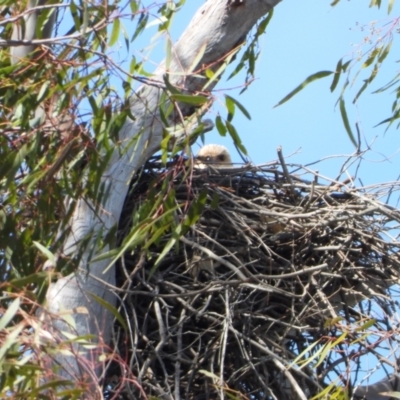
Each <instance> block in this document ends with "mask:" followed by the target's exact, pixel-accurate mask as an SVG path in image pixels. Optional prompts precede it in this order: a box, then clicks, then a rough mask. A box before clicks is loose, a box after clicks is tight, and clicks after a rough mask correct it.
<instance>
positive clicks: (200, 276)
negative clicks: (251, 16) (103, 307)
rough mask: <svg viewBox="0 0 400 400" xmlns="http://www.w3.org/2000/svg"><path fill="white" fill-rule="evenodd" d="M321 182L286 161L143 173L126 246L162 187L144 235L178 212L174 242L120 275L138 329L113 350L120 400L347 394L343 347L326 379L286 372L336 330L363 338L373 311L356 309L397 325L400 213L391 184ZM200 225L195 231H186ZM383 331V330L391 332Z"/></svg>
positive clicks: (327, 362)
mask: <svg viewBox="0 0 400 400" xmlns="http://www.w3.org/2000/svg"><path fill="white" fill-rule="evenodd" d="M288 170H293V171H295V173H289V172H288ZM320 180H321V179H320V178H319V177H318V174H317V173H313V172H311V171H309V170H308V169H307V168H302V167H299V166H296V165H289V164H288V165H281V164H280V163H278V162H277V163H274V164H269V165H266V166H264V167H254V166H245V167H242V168H238V169H237V168H232V169H229V170H228V169H225V170H215V169H213V168H212V167H210V168H209V169H208V170H207V169H205V170H196V169H193V170H192V171H191V170H190V168H189V167H188V163H187V162H186V163H185V162H183V161H182V159H179V160H178V161H176V162H173V163H171V164H170V165H169V166H168V167H167V168H165V167H162V164H161V162H160V160H159V159H153V160H151V161H150V162H149V163H148V164H147V165H146V166H145V168H144V169H143V170H142V171H140V173H139V174H138V175H137V177H136V178H135V180H134V182H133V185H132V191H131V194H130V196H129V198H128V199H127V202H126V206H125V211H124V213H123V216H122V219H121V224H120V225H121V228H120V233H121V236H122V237H124V236H126V235H127V234H128V232H129V229H130V228H131V226H132V223H133V222H132V220H133V221H136V222H135V223H137V218H138V217H137V216H138V214H140V213H143V212H144V211H143V210H146V207H147V209H149V210H150V209H151V207H150V208H149V198H152V193H153V195H154V193H158V192H161V191H162V188H164V189H163V190H164V191H163V192H162V193H163V194H162V195H163V196H164V198H163V201H162V203H160V206H159V207H158V208H157V212H156V213H155V214H154V215H148V217H149V218H148V220H147V222H146V221H145V222H143V223H144V224H145V223H147V224H150V221H155V220H156V218H157V217H159V216H160V215H162V213H163V212H165V211H166V210H167V209H172V208H174V207H176V209H175V211H173V212H169V214H168V216H169V217H165V218H166V219H165V220H164V223H165V221H170V222H169V229H168V230H166V231H162V234H159V235H158V236H157V239H156V240H154V242H153V243H151V244H147V246H146V245H145V246H142V248H139V249H137V248H135V250H134V251H132V252H130V251H127V252H126V253H125V256H124V257H123V259H122V260H121V263H120V265H119V272H118V275H119V276H118V277H119V280H120V282H119V283H120V286H121V288H122V289H123V290H122V293H123V295H124V297H123V307H122V310H124V312H125V313H126V314H127V319H128V320H129V326H130V328H129V330H128V331H123V330H120V331H119V339H116V340H118V343H119V344H118V348H119V351H120V354H121V356H122V357H123V359H124V360H126V363H127V364H128V365H129V370H130V371H131V372H132V373H133V374H134V376H135V377H136V383H135V384H134V385H125V388H124V391H125V394H124V395H123V398H132V399H134V398H142V397H143V395H141V394H140V391H138V389H137V387H138V386H141V387H142V388H143V390H144V392H145V393H146V394H147V396H149V395H153V396H156V397H158V398H160V399H173V398H174V399H178V398H182V399H217V398H220V397H222V396H223V393H225V397H226V394H227V393H229V394H230V395H234V396H236V397H237V398H240V399H242V398H246V399H279V400H283V399H290V398H301V395H303V396H304V397H303V398H310V397H311V396H312V395H314V394H316V393H319V392H320V391H321V390H322V389H321V388H323V387H324V385H326V383H327V382H328V381H329V379H328V378H331V377H332V375H329V376H328V374H329V373H330V374H331V373H332V371H333V373H335V374H336V376H340V377H341V379H342V381H339V382H338V384H339V385H343V386H347V387H349V388H350V390H351V379H350V377H349V374H348V373H349V368H348V367H349V364H348V363H349V359H348V358H347V357H348V356H349V353H350V351H351V348H347V353H346V348H344V347H343V344H342V348H341V350H342V352H343V353H339V354H338V353H336V354H330V355H327V356H325V358H324V359H323V362H321V364H320V365H319V366H318V368H310V367H309V366H306V367H304V368H303V369H299V368H288V367H289V366H290V364H291V362H292V361H293V360H294V359H295V358H296V356H297V355H298V354H300V353H301V352H302V351H303V350H304V349H306V348H307V347H308V346H310V344H311V343H314V342H316V341H318V340H319V341H320V345H319V346H317V347H315V348H313V349H310V350H309V351H308V352H307V357H309V356H310V355H312V354H313V353H315V352H316V351H317V349H318V348H320V346H323V345H325V344H326V343H328V342H329V341H333V340H334V339H335V338H336V337H338V336H339V335H340V334H341V333H342V332H343V330H342V329H341V328H340V327H343V326H344V325H346V324H348V326H350V325H349V324H354V323H359V325H358V326H361V325H362V323H363V321H365V320H366V318H367V314H368V310H365V306H363V305H362V304H365V302H364V303H361V305H358V306H357V304H358V303H359V302H361V301H362V300H371V299H374V301H376V302H377V303H378V304H379V305H380V307H381V309H382V310H385V312H386V313H387V314H386V316H388V314H389V313H390V308H391V307H392V304H391V300H390V297H388V295H387V289H388V288H389V287H390V286H391V285H393V283H395V282H397V280H398V278H399V271H400V268H399V267H400V263H399V256H398V250H399V242H398V241H397V240H395V238H392V237H391V236H390V234H391V231H392V232H393V231H394V230H395V229H396V227H397V226H398V223H399V221H400V212H399V211H398V210H396V209H394V208H392V207H390V206H388V205H385V204H383V203H381V202H379V201H378V200H377V198H378V195H379V196H381V195H383V194H385V193H388V192H389V190H393V189H394V188H393V186H392V185H391V186H385V185H381V186H379V187H377V188H376V189H379V190H375V194H368V193H367V192H366V191H365V190H364V189H349V188H348V187H347V186H345V185H344V184H343V185H342V184H340V183H338V182H335V181H332V182H331V183H329V182H328V183H326V184H320V183H319V181H320ZM166 187H167V189H166ZM171 193H173V202H172V203H171V196H172V195H171ZM169 195H170V196H169ZM156 199H157V196H155V197H153V200H150V203H151V202H154V201H156ZM204 201H205V203H204ZM202 204H204V206H203V208H202V207H201V205H202ZM167 205H168V207H167ZM201 208H202V209H201ZM200 210H201V211H200ZM196 213H199V219H198V220H197V222H196V223H195V225H193V226H191V227H188V226H189V225H190V224H189V223H184V227H183V228H182V227H181V228H177V226H179V223H181V222H182V221H189V220H193V219H194V218H196ZM168 218H169V219H168ZM171 219H172V222H171ZM174 221H175V222H174ZM164 225H165V224H164ZM154 226H155V227H157V225H156V224H155V225H154ZM159 226H162V223H160V225H159ZM155 229H156V228H153V230H155ZM179 229H183V231H180V230H179ZM180 232H183V233H184V235H183V236H181V235H180ZM128 236H129V235H128ZM149 237H150V236H149ZM152 237H153V236H152ZM128 239H130V240H131V241H133V239H132V235H131V237H130V238H129V237H128ZM128 239H127V238H125V242H126V241H127V240H128ZM167 244H171V246H170V249H169V251H168V252H167V253H166V254H165V255H164V258H163V259H162V261H161V262H160V263H159V265H157V266H156V267H155V262H156V260H157V259H158V258H159V256H160V254H162V253H163V251H164V248H165V246H166V245H167ZM338 316H341V317H342V320H340V319H339V318H337V317H338ZM385 321H386V322H385ZM387 321H388V319H387V318H386V319H382V320H380V321H376V323H375V329H378V330H382V331H383V330H388V329H389V325H388V324H389V322H387ZM117 332H118V331H117ZM361 333H362V332H360V334H361ZM354 334H355V333H354V332H353V333H352V335H353V338H354ZM370 344H371V343H370ZM358 346H359V347H358V348H357V351H358V353H357V354H358V356H354V357H353V358H352V359H351V362H352V363H353V364H354V363H355V364H357V360H358V359H359V357H360V356H361V355H362V354H364V353H366V352H367V351H370V350H369V349H370V347H369V348H367V347H366V346H367V343H366V341H364V342H361V343H359V344H358ZM353 352H354V349H353ZM378 357H379V356H378ZM317 360H318V358H317ZM346 363H347V364H346ZM353 367H354V365H353ZM353 367H352V368H353ZM346 368H347V369H346ZM353 370H354V368H353ZM123 373H124V374H125V376H126V370H125V371H124V372H123ZM142 393H143V392H142ZM301 393H302V394H301ZM141 396H142V397H141ZM299 396H300V397H299Z"/></svg>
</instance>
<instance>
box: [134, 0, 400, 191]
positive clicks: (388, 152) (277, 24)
mask: <svg viewBox="0 0 400 400" xmlns="http://www.w3.org/2000/svg"><path fill="white" fill-rule="evenodd" d="M383 3H384V2H383ZM152 4H154V3H152ZM201 4H203V2H199V1H191V0H187V2H186V4H185V5H184V7H183V9H182V10H181V11H180V12H179V13H178V14H177V15H176V17H175V20H174V24H173V26H172V30H171V36H172V38H173V40H176V39H177V38H178V37H179V35H180V34H181V33H182V32H183V30H184V28H185V27H186V25H187V24H188V22H189V21H190V19H191V17H192V15H193V14H194V13H195V11H196V10H197V9H198V7H199V6H200V5H201ZM150 9H151V10H154V12H155V11H156V10H157V8H150ZM398 12H399V8H398V5H397V4H396V3H395V5H394V8H393V11H392V13H391V14H390V15H389V16H388V14H387V4H382V8H381V9H380V10H378V9H377V8H376V7H374V8H369V1H368V0H364V1H360V0H353V1H346V0H342V1H341V2H339V4H337V5H336V6H335V7H331V6H330V1H329V0H327V1H321V0H319V1H315V0H303V1H301V2H300V1H298V0H283V1H282V2H281V3H280V4H279V5H278V6H277V7H276V8H275V14H274V17H273V19H272V21H271V23H270V25H269V27H268V29H267V34H266V35H265V36H264V37H263V38H262V39H261V41H260V46H261V56H260V59H259V62H258V65H257V69H256V76H255V78H256V80H255V82H254V83H253V84H252V85H251V86H250V88H249V89H248V90H247V91H246V92H245V93H244V94H243V95H241V96H239V91H240V89H236V90H232V88H235V87H237V86H240V85H241V84H242V82H243V79H244V76H243V75H239V76H238V77H237V78H235V79H233V80H231V81H226V80H224V79H222V81H221V82H220V83H219V85H218V86H217V88H216V89H217V92H216V93H215V94H216V96H217V97H219V98H220V101H219V102H218V101H217V102H216V105H215V106H214V107H213V110H212V111H211V113H210V118H213V117H214V116H215V115H216V114H217V113H218V112H219V113H221V115H222V116H224V115H226V112H225V110H224V107H223V93H227V94H229V95H230V96H233V97H236V98H237V99H238V100H239V101H240V102H241V103H242V104H243V105H244V106H245V107H246V108H247V110H248V111H249V112H250V114H251V116H252V119H251V121H249V120H248V119H247V118H245V117H244V116H242V115H240V114H239V113H238V114H237V115H236V116H235V119H234V121H233V122H234V125H235V127H236V128H237V130H238V131H239V133H240V135H241V138H242V140H243V143H244V144H245V146H246V148H247V150H248V153H249V157H250V159H251V160H252V161H253V162H254V163H263V162H267V161H270V160H274V159H276V148H277V147H278V146H282V147H283V152H284V154H285V155H289V154H293V153H296V155H294V156H292V157H291V158H290V159H289V161H290V162H295V163H301V164H308V163H310V162H312V161H316V160H319V159H322V158H324V157H328V156H336V155H350V154H352V153H353V152H354V146H353V145H352V143H351V142H350V140H349V139H348V137H347V134H346V132H345V129H344V126H343V122H342V119H341V116H340V112H339V110H338V108H337V107H335V103H336V101H337V98H338V96H339V93H340V90H341V84H343V83H344V79H343V78H342V80H341V83H339V85H338V88H337V89H336V91H335V92H334V93H333V94H331V92H330V90H329V87H330V84H331V80H332V78H331V77H328V78H325V79H324V80H321V81H317V82H314V83H313V84H311V85H310V86H308V87H307V88H305V89H304V90H303V91H302V92H300V93H299V94H298V95H297V96H295V97H294V98H292V99H291V100H290V101H289V102H287V103H285V104H284V105H282V106H280V107H278V108H273V107H274V105H275V104H276V103H277V102H278V101H279V100H281V99H282V98H283V97H284V96H285V95H286V94H288V93H289V92H290V91H291V90H293V89H294V88H295V87H296V86H297V85H298V84H300V83H301V82H302V81H303V80H304V79H305V78H306V77H307V76H309V75H310V74H312V73H315V72H317V71H320V70H333V69H334V68H335V66H336V63H337V61H338V60H339V59H340V58H342V57H346V58H347V59H348V58H349V57H356V56H357V54H358V53H357V52H358V51H360V49H361V50H362V52H365V51H367V50H368V49H369V48H370V46H368V45H364V46H362V47H361V46H360V44H362V43H363V42H364V39H365V38H367V37H368V36H370V34H371V31H370V27H371V21H376V24H375V26H383V25H385V24H387V23H388V22H389V21H390V20H391V19H393V18H394V17H395V16H396V13H398ZM155 33H156V28H149V29H148V30H147V32H146V35H145V37H143V39H141V41H140V42H137V43H136V45H134V47H135V49H136V50H135V53H136V55H138V54H139V53H137V52H136V51H137V49H139V47H140V45H142V46H143V47H144V46H147V45H148V43H149V42H148V40H149V38H150V37H151V36H152V35H154V34H155ZM395 39H396V37H395ZM137 45H139V47H138V46H137ZM398 50H399V46H398V43H397V41H396V40H395V41H394V45H393V47H392V50H391V54H390V55H389V57H388V59H387V60H386V62H385V63H384V65H383V69H382V71H381V74H380V76H379V78H377V79H376V82H375V83H374V84H373V85H372V86H371V89H367V91H366V92H364V95H363V97H362V98H361V100H360V101H359V102H358V104H357V105H352V104H351V100H352V96H354V94H355V93H356V91H357V90H358V88H359V87H360V85H361V83H362V79H361V78H362V76H361V77H359V79H358V81H356V84H355V86H354V89H350V90H349V92H348V93H349V96H347V101H346V104H347V108H348V116H349V119H350V123H351V125H352V129H353V130H354V131H355V123H356V122H358V123H359V126H360V128H361V133H362V136H363V138H364V140H363V146H362V148H365V147H366V143H368V144H370V143H372V142H373V145H372V148H371V150H370V151H369V152H368V153H367V154H366V156H365V160H364V161H363V162H362V167H361V169H360V170H359V172H358V177H360V178H361V179H362V181H363V183H364V184H372V183H378V182H382V181H391V180H395V179H396V178H397V177H398V175H399V173H400V168H399V166H400V156H399V155H398V154H396V153H397V152H398V150H399V148H400V145H399V143H400V142H399V140H398V137H397V131H396V130H395V129H390V130H388V131H387V132H386V133H385V127H383V126H380V127H377V128H375V127H374V126H375V125H376V124H378V123H379V122H380V121H381V120H383V119H384V118H386V117H387V116H388V115H389V113H390V107H391V102H392V101H393V95H391V94H389V93H384V94H374V95H372V94H370V93H371V92H372V90H373V89H374V90H376V89H377V88H379V87H380V86H382V85H383V84H384V83H386V82H387V81H388V80H390V78H392V77H393V76H394V75H395V74H396V73H397V72H398V64H396V63H395V61H396V58H395V54H396V52H397V54H398ZM163 56H164V54H163V46H160V45H159V46H158V47H155V49H153V51H152V52H151V54H150V56H149V64H148V65H149V70H150V69H151V65H152V64H153V65H156V64H157V63H158V62H159V61H160V60H161V59H162V58H163ZM359 67H360V64H358V65H355V67H354V69H353V71H354V72H355V71H357V68H359ZM374 138H376V139H375V140H374ZM206 142H207V143H221V144H224V145H226V146H227V147H228V148H229V149H230V150H231V152H232V154H233V158H234V160H235V161H240V157H239V155H237V154H236V150H235V149H234V146H233V144H232V141H231V140H230V139H229V138H222V137H220V136H219V135H218V133H217V132H216V131H214V132H211V133H209V134H207V136H206ZM344 160H345V158H333V159H331V160H330V161H326V162H324V163H322V164H319V165H318V166H316V167H315V168H316V169H318V170H319V171H321V172H322V173H324V174H326V175H328V176H330V177H332V178H335V177H336V175H337V173H338V171H339V170H340V168H341V166H342V164H343V161H344ZM350 173H351V174H354V171H350ZM345 177H346V176H344V178H345Z"/></svg>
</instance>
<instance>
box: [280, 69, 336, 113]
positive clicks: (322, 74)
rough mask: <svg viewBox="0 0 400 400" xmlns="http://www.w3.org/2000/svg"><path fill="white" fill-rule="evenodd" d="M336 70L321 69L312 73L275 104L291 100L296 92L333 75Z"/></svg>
mask: <svg viewBox="0 0 400 400" xmlns="http://www.w3.org/2000/svg"><path fill="white" fill-rule="evenodd" d="M333 73H334V72H333V71H320V72H317V73H315V74H312V75H310V76H309V77H308V78H307V79H305V80H304V81H303V82H302V83H301V84H300V85H299V86H297V87H296V88H295V89H294V90H292V91H291V92H290V93H289V94H288V95H286V96H285V97H284V98H283V99H282V100H281V101H280V102H279V103H278V104H276V105H275V106H274V108H275V107H278V106H280V105H282V104H283V103H286V102H287V101H288V100H290V99H291V98H292V97H293V96H294V95H295V94H297V93H299V92H300V91H301V90H303V89H304V88H305V87H306V86H307V85H308V84H310V83H311V82H314V81H316V80H318V79H322V78H326V77H327V76H329V75H332V74H333Z"/></svg>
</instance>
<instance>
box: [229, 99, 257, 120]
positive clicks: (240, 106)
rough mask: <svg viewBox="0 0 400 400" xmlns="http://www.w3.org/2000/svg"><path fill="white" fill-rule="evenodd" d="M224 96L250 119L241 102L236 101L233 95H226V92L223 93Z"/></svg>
mask: <svg viewBox="0 0 400 400" xmlns="http://www.w3.org/2000/svg"><path fill="white" fill-rule="evenodd" d="M225 97H226V98H229V99H230V100H231V101H232V102H233V103H235V104H236V106H237V107H238V108H239V110H240V111H241V112H242V113H243V115H244V116H245V117H246V118H247V119H249V120H251V116H250V113H249V112H248V111H247V110H246V109H245V108H244V107H243V105H242V104H241V103H239V102H238V101H237V100H236V99H234V98H233V97H231V96H228V95H227V94H226V95H225Z"/></svg>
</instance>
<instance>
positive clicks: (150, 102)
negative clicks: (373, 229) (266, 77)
mask: <svg viewBox="0 0 400 400" xmlns="http://www.w3.org/2000/svg"><path fill="white" fill-rule="evenodd" d="M279 1H280V0H208V1H207V2H206V3H205V4H204V5H203V6H202V7H201V8H200V9H199V10H198V12H197V13H196V15H195V16H194V18H193V19H192V21H191V23H190V24H189V26H188V28H187V29H186V31H185V32H184V34H183V35H182V37H181V38H180V40H179V41H178V43H177V44H176V46H175V47H174V50H173V58H172V61H171V63H170V65H169V66H168V68H167V67H166V65H165V63H163V64H162V65H161V66H160V67H159V68H158V69H157V71H156V72H155V77H154V79H155V81H156V82H157V81H158V83H159V84H158V85H155V86H143V87H142V88H141V89H140V90H139V91H138V92H137V93H136V94H133V95H132V98H131V105H132V106H131V107H132V110H131V111H132V114H133V115H134V116H135V118H136V120H135V121H132V120H128V121H127V122H126V124H125V125H124V127H123V128H122V130H121V132H120V140H121V142H122V146H121V147H120V148H118V149H115V152H114V155H113V157H112V160H111V161H110V163H109V165H108V168H107V169H106V171H105V173H104V176H103V183H104V184H105V187H106V188H107V190H108V196H106V197H105V198H104V199H103V203H102V204H100V205H98V207H95V206H94V205H93V204H91V203H90V202H87V201H86V199H81V200H80V201H79V203H78V205H77V207H76V210H75V212H74V214H73V217H72V219H71V223H70V228H71V234H70V235H69V236H68V238H67V240H66V242H65V245H64V254H65V255H67V256H71V255H73V254H75V253H76V252H77V251H78V249H79V246H80V243H81V241H82V240H83V239H85V238H86V237H87V236H88V235H92V239H91V241H90V244H89V246H87V248H86V250H85V251H84V253H83V257H82V261H81V265H80V271H79V272H77V273H75V274H72V275H69V276H67V277H64V278H62V279H59V280H58V281H57V282H56V283H55V284H53V285H51V287H50V289H49V291H48V295H47V306H46V310H47V312H48V313H49V314H48V316H51V319H50V320H51V322H50V325H51V327H52V329H53V333H55V331H64V332H69V333H70V334H77V335H80V336H81V335H88V334H92V335H96V337H97V340H99V341H100V342H99V347H98V348H97V349H96V350H89V351H85V349H84V347H75V348H73V349H72V350H73V351H78V352H82V354H81V355H80V356H77V357H75V356H68V355H63V356H62V357H58V358H57V360H56V362H57V363H59V365H60V370H59V374H60V375H61V376H63V377H66V378H70V379H74V378H76V377H79V379H82V378H83V379H87V380H89V381H94V382H96V380H97V378H98V375H99V373H100V371H101V368H97V369H96V368H93V366H98V365H99V364H101V363H99V355H101V354H102V352H103V348H102V345H106V344H108V343H109V342H110V337H111V331H112V325H113V316H112V314H111V313H109V312H108V311H107V310H106V309H105V308H104V307H103V306H102V305H101V304H99V303H98V302H97V301H96V300H94V299H93V298H92V297H91V296H90V294H91V293H93V294H94V295H96V296H98V297H100V298H101V299H103V300H105V301H107V302H108V303H110V304H111V305H115V303H116V295H115V294H114V293H113V290H112V288H113V286H114V284H115V270H114V267H112V268H109V269H108V270H107V271H106V272H104V271H105V268H106V267H107V265H108V263H109V261H110V260H102V261H96V262H91V259H93V258H94V257H95V256H98V255H99V252H100V250H99V249H98V248H96V244H95V243H96V238H97V237H98V236H99V235H104V234H106V233H107V232H108V231H109V230H110V229H111V228H113V227H114V226H115V225H116V224H117V223H118V221H119V217H120V214H121V210H122V206H123V203H124V199H125V197H126V194H127V190H128V185H129V182H130V179H131V177H132V175H133V174H134V173H135V171H136V170H137V169H138V168H140V167H141V166H142V165H143V163H144V162H145V161H146V160H147V159H148V158H149V157H150V156H151V155H152V154H154V153H155V152H156V151H157V150H159V149H160V145H161V140H162V137H163V129H164V126H163V124H162V122H161V119H160V118H159V112H158V106H159V99H160V95H161V93H162V90H163V89H162V82H163V75H164V74H168V77H169V81H170V82H171V83H172V84H173V85H177V86H179V87H181V88H182V89H185V90H187V91H189V92H191V91H196V90H198V89H200V88H201V87H202V85H203V84H204V81H203V80H201V79H199V78H195V77H193V76H192V74H191V72H192V71H193V70H196V69H198V68H199V67H201V66H209V65H212V66H213V69H217V68H218V67H219V66H220V65H221V61H222V60H224V58H225V56H226V55H227V54H229V52H230V51H231V50H233V49H234V48H235V47H236V46H237V45H238V44H239V43H240V42H241V41H242V40H243V39H244V38H245V36H246V35H247V34H248V32H249V31H250V30H251V28H252V27H253V26H254V24H255V23H256V22H257V20H258V19H259V18H260V17H262V16H264V15H265V14H266V13H267V12H268V11H269V10H270V9H271V8H273V7H274V6H275V5H276V4H277V3H279ZM46 3H47V1H46V0H39V1H37V2H36V1H35V0H29V3H28V9H32V8H34V7H35V6H36V5H39V6H41V5H45V4H46ZM39 12H40V11H35V12H31V13H27V14H26V15H25V17H24V20H25V22H24V24H23V25H24V26H23V27H22V25H21V24H20V23H17V24H16V25H15V28H14V30H13V34H12V40H20V41H21V45H20V46H15V47H13V48H12V49H11V59H12V62H13V63H17V62H18V61H19V60H20V59H21V58H24V57H26V56H27V55H28V54H29V53H30V52H31V51H33V50H34V48H35V47H34V43H35V39H36V23H37V18H38V15H39ZM55 15H56V13H55V12H54V13H53V14H52V16H51V18H50V19H49V20H48V21H47V23H46V24H45V26H44V29H43V32H42V38H43V39H45V38H49V37H50V36H51V31H52V28H53V25H54V22H55ZM203 52H204V53H203ZM201 53H203V54H202V56H201V58H200V60H199V62H198V65H197V67H195V66H194V65H193V63H194V61H195V60H196V59H197V58H198V56H199V55H200V54H201ZM208 89H211V87H209V88H208ZM181 112H182V114H183V116H188V115H189V114H190V112H191V111H190V109H189V108H188V107H185V106H182V108H181ZM134 138H135V139H136V141H135V143H134V144H133V145H132V139H134ZM121 154H122V155H121ZM107 250H109V249H108V248H105V249H103V250H101V251H102V252H105V251H107ZM361 293H362V294H361V296H362V297H363V296H365V293H363V291H361ZM367 297H368V296H367ZM355 301H358V300H353V299H352V301H351V303H354V302H355ZM338 302H339V303H340V300H339V299H338ZM338 308H340V306H338ZM67 311H68V316H69V317H70V316H71V314H72V317H73V319H74V324H75V326H73V325H71V324H69V322H70V321H71V320H70V319H69V318H66V319H65V320H64V319H63V317H62V316H63V313H65V312H67ZM67 321H68V322H67ZM100 344H101V345H100ZM392 390H398V391H399V390H400V379H399V378H398V377H397V375H391V376H389V377H388V378H385V379H382V380H381V381H379V382H378V383H375V384H372V385H366V386H359V387H357V388H356V389H355V391H354V395H355V396H360V397H362V396H365V399H367V400H381V399H382V400H384V399H387V398H388V397H387V396H385V395H381V393H383V392H390V391H392Z"/></svg>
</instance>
